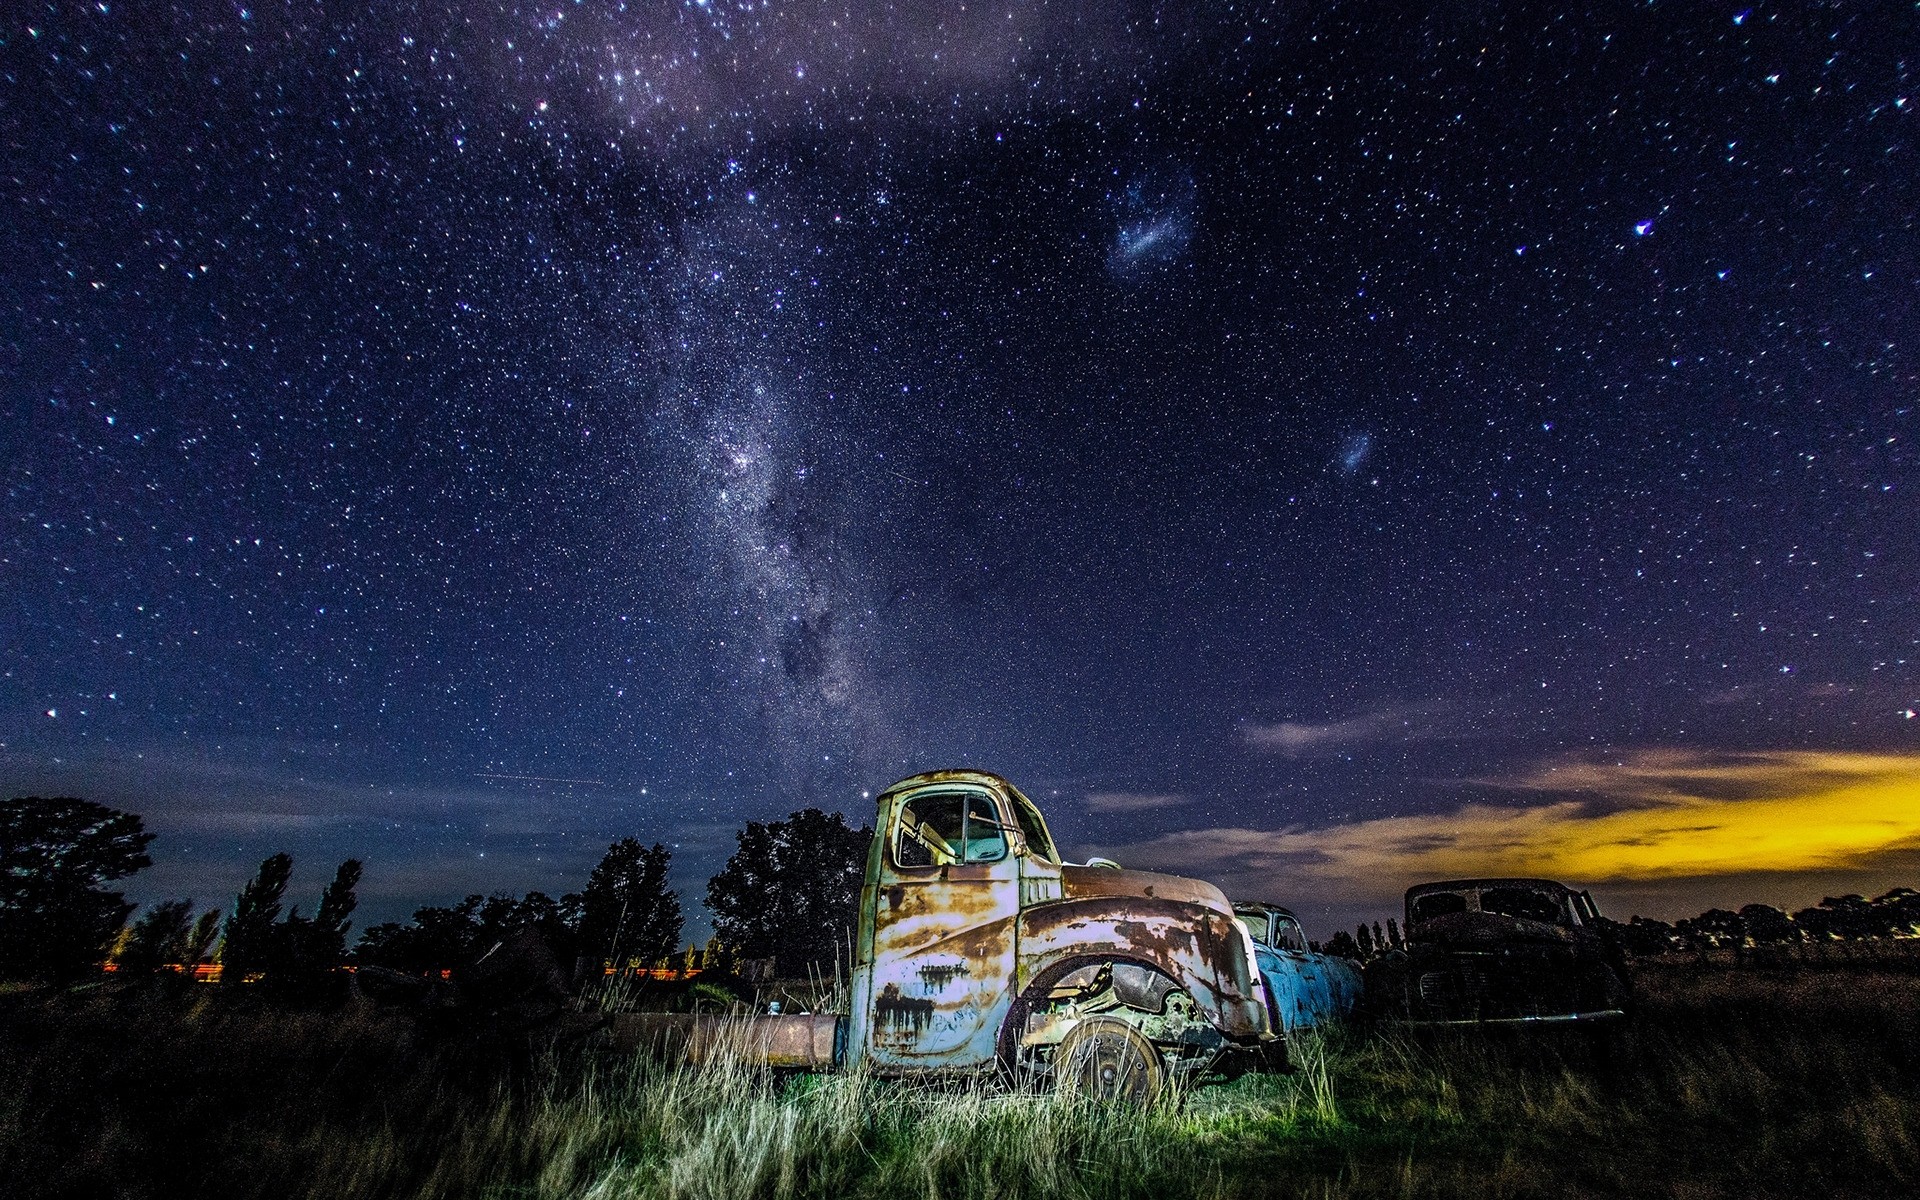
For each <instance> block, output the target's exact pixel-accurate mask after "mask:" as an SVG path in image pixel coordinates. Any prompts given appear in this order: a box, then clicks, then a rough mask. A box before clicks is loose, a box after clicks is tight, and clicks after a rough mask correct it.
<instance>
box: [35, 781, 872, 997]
mask: <svg viewBox="0 0 1920 1200" xmlns="http://www.w3.org/2000/svg"><path fill="white" fill-rule="evenodd" d="M153 839H154V835H153V834H152V833H149V832H147V831H146V830H145V829H144V828H143V827H142V822H141V819H140V818H139V817H138V816H136V815H134V814H132V813H125V812H119V811H116V810H114V809H111V808H108V807H106V806H105V805H101V804H96V803H94V802H92V801H88V800H81V799H76V798H73V797H56V798H51V799H49V798H43V797H18V798H15V799H12V800H8V801H5V802H4V803H0V978H11V979H49V980H55V981H66V980H73V979H78V978H82V977H85V976H87V975H89V974H91V973H95V972H97V971H98V970H99V969H100V967H101V964H102V963H103V961H104V962H108V963H110V964H111V965H112V967H113V968H114V969H116V970H117V971H119V972H121V973H123V974H125V975H127V976H130V977H143V976H155V975H161V974H173V975H178V976H187V977H191V976H192V975H193V973H194V972H195V970H196V968H198V967H200V966H202V965H204V964H207V963H208V962H210V961H211V962H217V963H218V964H219V965H220V975H221V978H222V980H223V981H225V982H228V983H233V984H258V985H261V986H262V987H263V989H264V990H266V991H280V992H285V993H288V994H302V995H305V994H317V993H319V992H323V991H325V990H326V986H329V978H330V977H331V976H332V975H333V974H334V972H335V969H336V968H338V967H339V966H341V965H342V964H343V963H347V962H356V963H360V964H364V965H369V966H380V967H385V968H388V969H391V970H398V971H402V972H407V973H409V974H421V975H430V974H435V973H440V972H447V971H451V970H454V969H457V968H459V967H461V966H462V965H464V964H467V963H471V962H473V961H475V960H476V959H478V958H480V957H482V956H484V955H485V954H486V953H487V952H488V950H489V949H490V948H491V947H495V946H497V945H500V944H501V943H502V942H504V941H505V940H506V939H507V938H508V937H509V936H512V935H515V934H516V933H518V931H520V930H523V929H525V930H531V931H533V932H535V933H537V934H538V935H539V936H540V938H541V939H542V940H543V941H544V942H545V943H546V944H547V946H548V947H549V948H550V949H551V950H552V952H553V954H554V957H555V958H556V960H558V961H559V962H562V963H573V964H576V966H577V968H578V969H579V970H580V971H583V972H590V973H594V974H598V973H601V972H604V971H606V970H616V971H618V970H633V969H641V968H646V967H651V966H654V965H655V964H657V963H660V962H662V961H664V960H667V959H669V957H670V956H674V955H675V954H676V952H677V951H678V950H679V948H680V938H681V934H682V932H683V928H684V921H683V918H682V913H681V907H680V897H679V896H678V895H677V894H676V893H675V892H674V891H673V890H672V889H671V888H670V887H669V886H668V872H669V868H670V867H671V865H672V861H673V852H672V850H671V849H669V848H668V847H666V846H664V845H662V844H660V843H657V842H656V843H654V844H653V845H651V846H649V845H645V844H643V843H641V842H640V841H639V840H638V839H635V838H630V837H629V838H622V839H620V840H619V841H616V842H614V843H613V844H611V845H610V846H608V848H607V852H606V854H605V855H604V856H603V857H602V858H601V860H600V862H599V864H598V865H596V866H595V867H594V868H593V871H592V873H591V874H590V875H589V876H588V877H587V880H586V884H585V886H584V887H583V888H581V890H580V891H579V892H577V893H569V894H567V895H564V896H561V897H560V898H558V899H554V898H553V897H550V896H548V895H546V894H545V893H542V892H537V891H535V892H528V893H527V894H526V895H524V896H519V897H515V896H511V895H505V894H496V895H493V896H480V895H472V896H468V897H466V898H465V899H463V900H461V901H460V902H458V903H456V904H452V905H446V906H427V907H424V908H421V909H419V910H417V911H416V912H415V913H414V914H413V919H412V920H411V921H408V922H387V923H383V924H378V925H374V926H372V927H371V928H369V929H367V930H365V931H364V932H363V933H362V934H361V935H360V938H359V940H358V944H357V945H356V946H354V947H353V948H352V949H351V951H349V942H348V935H349V932H350V928H351V926H350V921H351V918H352V915H353V912H354V910H355V908H356V906H357V898H356V889H357V888H358V886H359V884H360V880H361V876H362V874H363V869H362V864H361V863H360V862H359V860H357V859H348V860H346V861H345V862H343V863H341V864H340V865H339V867H338V868H337V869H336V871H335V872H334V876H333V879H332V881H331V882H330V883H329V884H328V885H327V886H326V888H325V890H324V891H323V892H322V894H321V896H320V901H319V904H318V905H317V906H316V908H315V909H314V911H313V912H312V914H311V915H307V914H303V913H302V912H301V911H300V909H299V908H298V907H297V906H295V907H291V908H289V907H288V906H287V904H286V892H287V888H288V885H289V883H290V882H291V880H292V877H293V868H294V862H293V858H292V857H291V856H290V855H288V854H285V853H277V854H273V855H269V856H268V857H267V858H266V859H265V860H263V861H262V862H261V863H260V866H259V868H258V870H257V871H256V872H255V873H254V875H253V877H252V878H250V879H249V880H247V881H246V883H245V884H244V885H243V886H242V887H241V889H240V891H239V893H238V895H236V896H235V897H234V901H233V904H232V906H231V908H230V909H229V910H228V911H227V912H226V914H225V915H224V920H223V914H222V913H221V911H220V910H218V909H210V910H208V911H205V912H200V913H198V914H197V915H196V912H195V906H194V902H193V901H192V900H190V899H189V900H163V901H159V902H157V903H154V904H151V905H148V906H147V907H146V909H145V910H144V911H143V912H141V913H140V915H139V917H138V918H137V919H135V920H132V921H129V920H128V918H129V917H130V916H132V914H133V912H134V908H135V906H134V905H133V904H132V903H131V902H129V901H127V900H126V899H125V897H124V896H123V895H122V894H121V893H120V892H119V891H116V890H113V889H112V887H111V886H109V885H111V884H113V883H115V882H117V881H119V880H122V879H125V878H127V877H128V876H130V875H133V874H134V873H136V872H138V871H140V870H142V869H144V868H145V867H147V866H150V865H151V864H152V859H151V858H150V857H149V856H148V854H147V847H148V846H149V844H151V843H152V841H153ZM871 839H872V833H871V831H870V830H868V829H866V828H864V827H862V828H855V827H850V826H849V825H848V824H847V821H846V818H845V817H844V816H842V815H841V814H839V813H832V814H829V813H825V812H822V811H820V810H819V809H812V808H810V809H806V810H803V811H801V812H796V813H793V814H791V815H790V816H789V817H788V819H787V820H784V821H772V822H765V823H762V822H757V821H756V822H749V823H748V824H747V826H746V827H745V828H744V829H742V830H741V831H740V832H739V834H738V835H737V840H738V843H739V845H738V849H737V851H736V852H735V853H734V855H733V856H732V857H731V858H730V859H728V861H727V864H726V866H725V867H723V868H722V869H721V871H720V872H719V873H718V874H717V875H715V876H714V877H713V878H712V879H710V880H708V882H707V903H708V905H709V907H711V908H712V910H713V913H714V918H715V928H716V936H715V938H714V940H713V942H712V943H711V944H710V946H709V948H708V951H707V952H706V954H705V955H704V956H703V958H704V960H706V961H707V962H708V963H709V965H716V966H720V967H722V968H725V967H727V966H730V965H732V964H735V963H738V962H741V961H743V960H761V961H764V962H767V963H769V964H771V965H772V966H773V968H774V969H775V970H776V971H777V972H778V973H780V974H782V975H789V976H798V975H805V974H806V973H807V972H809V971H816V972H819V973H823V974H825V973H830V972H831V971H832V969H833V964H834V962H835V961H836V959H844V958H846V957H847V956H848V955H849V953H850V951H851V946H852V937H853V931H854V929H855V928H856V927H857V924H858V913H857V911H856V906H857V904H858V901H859V894H860V884H861V880H862V878H863V877H864V873H865V864H866V856H867V847H868V844H869V843H870V841H871ZM336 982H337V981H336Z"/></svg>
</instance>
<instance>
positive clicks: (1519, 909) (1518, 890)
mask: <svg viewBox="0 0 1920 1200" xmlns="http://www.w3.org/2000/svg"><path fill="white" fill-rule="evenodd" d="M1480 911H1481V912H1489V913H1499V914H1500V915H1501V916H1503V917H1519V918H1521V919H1523V920H1527V921H1543V922H1545V923H1547V924H1549V925H1566V924H1568V923H1569V922H1568V919H1567V913H1566V909H1565V908H1563V907H1562V906H1561V904H1560V898H1559V897H1558V896H1553V895H1548V894H1547V893H1545V892H1542V891H1540V890H1538V889H1537V888H1529V887H1490V888H1484V889H1482V890H1481V892H1480Z"/></svg>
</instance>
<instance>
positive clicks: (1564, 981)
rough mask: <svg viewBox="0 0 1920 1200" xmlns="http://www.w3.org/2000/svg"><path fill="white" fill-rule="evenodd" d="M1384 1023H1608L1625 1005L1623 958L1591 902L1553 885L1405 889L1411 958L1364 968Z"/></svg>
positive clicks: (1468, 883)
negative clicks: (1387, 1020) (1391, 1019)
mask: <svg viewBox="0 0 1920 1200" xmlns="http://www.w3.org/2000/svg"><path fill="white" fill-rule="evenodd" d="M1367 994H1368V996H1369V998H1370V999H1371V1000H1373V1001H1374V1003H1375V1006H1376V1008H1375V1011H1376V1012H1378V1013H1380V1014H1381V1015H1384V1016H1391V1017H1399V1018H1401V1019H1403V1020H1408V1021H1413V1022H1418V1023H1422V1024H1440V1025H1473V1024H1531V1023H1542V1024H1549V1023H1576V1022H1594V1023H1605V1022H1610V1021H1616V1020H1618V1019H1620V1018H1621V1017H1624V1016H1625V1015H1626V1013H1627V1010H1628V1008H1629V1006H1630V992H1629V984H1628V974H1627V966H1626V957H1625V955H1624V954H1623V953H1622V951H1621V948H1620V945H1619V943H1618V941H1617V939H1615V938H1614V936H1613V935H1612V934H1611V932H1610V931H1609V930H1608V929H1607V927H1606V926H1605V924H1604V923H1603V922H1602V921H1601V919H1600V911H1599V909H1597V908H1595V907H1594V903H1593V897H1592V896H1591V895H1590V894H1588V893H1587V892H1584V891H1581V892H1576V891H1574V890H1573V889H1572V888H1569V887H1567V886H1566V885H1565V884H1562V883H1555V882H1554V881H1553V880H1550V879H1457V880H1450V881H1448V882H1445V883H1423V884H1420V885H1419V886H1417V887H1412V888H1409V889H1407V949H1406V952H1405V953H1404V954H1394V955H1390V956H1388V957H1387V958H1385V959H1380V960H1376V961H1375V962H1374V963H1373V964H1371V965H1370V966H1369V968H1368V978H1367Z"/></svg>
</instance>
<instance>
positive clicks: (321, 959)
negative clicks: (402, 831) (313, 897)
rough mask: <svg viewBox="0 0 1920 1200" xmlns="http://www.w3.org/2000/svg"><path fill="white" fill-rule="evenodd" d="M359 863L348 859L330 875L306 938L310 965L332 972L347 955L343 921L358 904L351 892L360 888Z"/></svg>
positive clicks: (351, 913)
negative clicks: (330, 881) (317, 965)
mask: <svg viewBox="0 0 1920 1200" xmlns="http://www.w3.org/2000/svg"><path fill="white" fill-rule="evenodd" d="M361 870H362V868H361V865H360V860H359V859H357V858H349V859H347V860H346V861H345V862H343V863H341V864H340V866H339V867H338V869H336V870H335V871H334V873H333V882H332V883H329V884H328V885H327V890H326V891H324V892H322V893H321V894H320V909H319V911H318V912H316V913H315V914H314V917H313V926H312V928H311V930H310V931H309V934H308V945H307V946H306V947H305V949H306V955H305V957H307V958H308V959H309V960H310V961H312V962H314V963H316V964H323V966H324V969H326V970H332V969H333V968H334V967H336V966H338V965H339V963H340V960H341V959H343V958H345V957H346V954H347V918H349V917H351V916H352V915H353V910H354V908H355V907H356V906H357V905H358V904H359V900H358V898H356V897H355V896H354V894H353V889H354V888H356V887H358V886H359V885H360V873H361Z"/></svg>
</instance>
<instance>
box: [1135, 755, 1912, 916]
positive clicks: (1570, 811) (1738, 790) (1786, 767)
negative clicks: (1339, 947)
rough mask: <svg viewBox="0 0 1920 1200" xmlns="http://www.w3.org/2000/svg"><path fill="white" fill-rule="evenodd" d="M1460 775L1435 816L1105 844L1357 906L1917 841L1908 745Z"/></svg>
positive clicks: (1791, 868)
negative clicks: (1451, 883)
mask: <svg viewBox="0 0 1920 1200" xmlns="http://www.w3.org/2000/svg"><path fill="white" fill-rule="evenodd" d="M1471 784H1472V785H1477V786H1478V787H1479V788H1480V789H1481V790H1482V795H1483V796H1486V797H1487V798H1485V799H1480V800H1475V801H1473V802H1469V803H1466V804H1461V805H1458V806H1456V807H1452V808H1449V809H1448V810H1446V811H1443V812H1434V813H1424V814H1416V815H1411V816H1389V817H1378V818H1374V819H1371V820H1363V821H1356V822H1351V823H1348V824H1343V825H1335V826H1330V827H1326V828H1319V829H1304V828H1288V829H1277V830H1261V829H1197V830H1187V831H1183V832H1178V833H1172V834H1167V835H1165V836H1163V837H1160V838H1157V839H1155V840H1152V841H1149V842H1144V843H1140V844H1138V845H1135V846H1131V847H1121V848H1111V849H1109V850H1106V851H1104V852H1105V853H1109V854H1111V855H1113V856H1114V857H1116V858H1119V859H1121V861H1123V862H1127V863H1128V865H1135V864H1136V863H1137V864H1138V865H1140V866H1143V867H1158V868H1160V869H1166V870H1181V871H1184V872H1187V873H1190V874H1199V875H1205V876H1207V877H1210V878H1211V877H1226V878H1230V879H1235V880H1240V881H1247V882H1249V883H1251V882H1261V883H1265V884H1267V885H1269V890H1273V891H1275V892H1276V894H1289V893H1290V894H1296V895H1297V894H1300V893H1303V892H1306V893H1312V894H1314V895H1316V896H1319V897H1322V898H1324V899H1328V900H1335V901H1342V902H1361V901H1366V900H1378V899H1383V898H1386V897H1388V896H1392V895H1395V894H1397V892H1398V890H1399V889H1400V888H1404V887H1406V886H1407V885H1409V884H1411V883H1415V882H1419V881H1422V880H1433V879H1448V878H1460V877H1470V876H1486V875H1533V876H1547V877H1550V878H1556V879H1563V880H1566V881H1568V882H1570V883H1580V884H1590V885H1593V884H1638V883H1658V882H1660V881H1672V880H1682V879H1686V880H1699V879H1702V878H1706V877H1715V876H1721V877H1732V876H1753V875H1758V874H1762V873H1767V874H1773V875H1779V874H1792V873H1822V874H1823V875H1828V876H1830V875H1831V874H1832V873H1833V872H1844V871H1847V870H1854V869H1861V870H1864V869H1868V868H1870V867H1872V866H1873V865H1874V864H1875V863H1876V862H1877V861H1883V860H1884V859H1885V858H1886V857H1887V856H1889V855H1895V854H1901V853H1907V854H1911V853H1913V852H1915V851H1916V850H1920V752H1887V753H1870V752H1851V751H1816V750H1790V751H1769V752H1740V753H1718V752H1708V751H1698V750H1672V749H1667V750H1645V751H1640V752H1636V753H1634V754H1632V755H1629V756H1624V757H1615V758H1611V759H1608V760H1605V761H1599V760H1568V761H1560V762H1554V763H1548V764H1542V765H1539V766H1537V767H1533V768H1529V769H1527V770H1525V771H1522V772H1519V773H1516V774H1514V775H1512V776H1506V777H1499V778H1491V779H1482V780H1474V781H1471ZM1495 797H1498V798H1500V799H1511V800H1513V801H1515V803H1498V802H1495V799H1494V798H1495ZM1529 799H1533V802H1531V803H1529V802H1527V801H1528V800H1529ZM1243 886H1244V884H1243ZM1745 898H1750V897H1745ZM1730 899H1731V900H1732V901H1733V902H1735V903H1738V902H1739V901H1740V900H1741V899H1743V897H1730Z"/></svg>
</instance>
